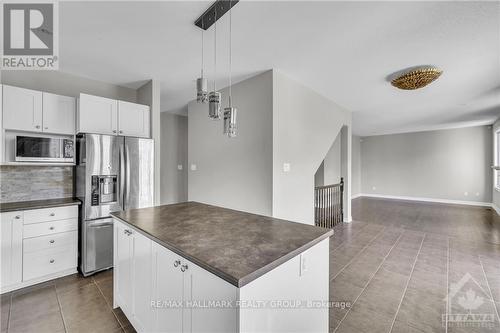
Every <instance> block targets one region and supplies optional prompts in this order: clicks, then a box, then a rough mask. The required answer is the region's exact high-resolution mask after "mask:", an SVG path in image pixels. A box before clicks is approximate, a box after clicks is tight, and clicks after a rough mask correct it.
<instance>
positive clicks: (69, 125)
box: [43, 92, 76, 135]
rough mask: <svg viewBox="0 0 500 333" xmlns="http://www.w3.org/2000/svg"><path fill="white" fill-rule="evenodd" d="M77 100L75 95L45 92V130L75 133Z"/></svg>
mask: <svg viewBox="0 0 500 333" xmlns="http://www.w3.org/2000/svg"><path fill="white" fill-rule="evenodd" d="M75 110H76V100H75V98H73V97H67V96H60V95H55V94H49V93H45V92H44V93H43V131H44V132H50V133H58V134H68V135H74V134H75Z"/></svg>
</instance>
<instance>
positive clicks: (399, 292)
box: [1, 198, 500, 333]
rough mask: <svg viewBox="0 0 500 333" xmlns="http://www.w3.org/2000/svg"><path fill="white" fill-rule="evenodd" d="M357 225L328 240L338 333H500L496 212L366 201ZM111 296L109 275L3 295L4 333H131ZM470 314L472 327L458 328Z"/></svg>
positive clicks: (357, 212)
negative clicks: (471, 315)
mask: <svg viewBox="0 0 500 333" xmlns="http://www.w3.org/2000/svg"><path fill="white" fill-rule="evenodd" d="M353 218H354V220H355V222H353V223H351V224H342V225H339V226H337V227H336V228H335V235H334V236H333V237H332V239H331V245H330V253H331V256H330V279H331V284H330V292H331V301H332V302H338V303H334V304H338V306H337V307H332V308H331V310H330V331H331V332H338V333H345V332H353V333H354V332H355V333H363V332H369V333H377V332H394V333H424V332H445V333H447V332H450V333H454V332H456V333H462V332H488V333H493V332H500V324H499V316H498V311H499V310H500V218H498V216H496V215H495V214H494V213H492V211H491V210H488V209H485V208H477V207H464V206H451V205H439V204H425V203H410V202H403V201H390V200H380V199H368V198H362V199H356V200H354V202H353ZM464 277H465V278H464ZM457 282H462V283H460V284H459V286H460V287H461V288H454V284H455V283H457ZM455 289H457V290H456V291H455ZM470 291H472V292H473V293H474V294H471V292H470ZM112 294H113V287H112V271H106V272H103V273H99V274H97V275H95V276H93V277H90V278H83V277H81V276H79V275H73V276H68V277H65V278H61V279H58V280H55V281H51V282H47V283H43V284H40V285H37V286H34V287H30V288H26V289H23V290H19V291H15V292H12V293H9V294H5V295H2V296H1V332H2V333H3V332H7V331H8V332H37V333H38V332H133V331H134V329H133V328H132V327H131V325H130V323H129V322H128V320H127V319H126V318H125V316H124V315H123V312H121V310H119V309H118V310H113V309H112V308H111V305H112ZM452 294H453V295H452ZM450 296H453V297H450ZM448 300H450V301H448ZM447 308H448V309H449V311H446V309H447ZM464 309H465V310H464ZM446 313H448V314H449V315H448V318H449V320H444V321H443V315H444V318H447V317H446ZM464 313H465V314H469V313H470V314H476V316H474V317H467V318H466V319H468V318H469V319H470V318H474V319H475V322H470V321H466V322H463V321H460V320H462V319H463V317H459V316H458V315H463V314H464ZM477 314H480V315H483V316H477ZM455 319H456V320H455ZM465 325H468V326H465Z"/></svg>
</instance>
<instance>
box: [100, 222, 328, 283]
mask: <svg viewBox="0 0 500 333" xmlns="http://www.w3.org/2000/svg"><path fill="white" fill-rule="evenodd" d="M110 215H111V216H112V217H113V218H115V219H117V220H119V221H121V222H123V223H125V224H127V225H128V226H130V227H131V228H133V229H134V230H136V231H138V232H139V233H140V234H142V235H144V236H145V237H147V238H149V239H151V240H153V241H155V242H156V243H158V244H160V245H162V246H163V247H165V248H167V249H169V250H171V251H173V252H175V253H177V254H178V255H180V256H181V257H183V258H185V259H187V260H189V261H192V262H193V263H194V264H196V265H198V266H200V267H201V268H203V269H205V270H207V271H209V272H210V273H212V274H214V275H216V276H218V277H219V278H221V279H223V280H224V281H226V282H228V283H230V284H232V285H233V286H235V287H236V288H242V287H244V286H245V285H247V284H249V283H250V282H252V281H254V280H256V279H257V278H259V277H261V276H262V275H264V274H266V273H268V272H269V271H271V270H273V269H274V268H276V267H278V266H280V265H281V264H283V263H285V262H287V261H288V260H290V259H292V258H293V257H295V256H297V255H298V254H300V253H302V252H304V251H306V250H308V249H310V248H311V247H313V246H314V245H316V244H318V243H319V242H321V241H323V240H325V239H328V238H329V237H331V236H332V235H333V229H330V230H329V231H327V232H325V233H324V234H322V235H320V236H318V237H316V238H315V239H313V240H312V241H310V242H309V243H306V244H304V245H302V246H301V247H299V248H297V249H295V250H293V251H291V252H289V253H287V254H286V255H284V256H282V257H280V258H278V259H276V260H275V261H273V262H271V263H269V264H267V265H265V266H263V267H261V268H259V269H257V270H256V271H254V272H252V273H250V274H247V275H246V276H244V277H242V278H241V279H236V278H234V277H233V276H230V275H228V274H226V273H224V272H222V271H220V270H218V269H216V268H214V267H213V266H210V265H209V264H207V263H205V262H203V261H200V260H198V259H197V258H195V257H193V256H191V255H189V254H187V253H185V252H184V251H182V250H180V249H178V248H177V247H175V246H174V245H173V244H170V243H167V242H164V241H162V240H160V239H158V238H156V237H155V236H153V235H151V234H150V233H148V232H147V231H145V230H142V229H141V228H139V227H137V226H135V225H133V224H131V223H129V222H127V221H125V220H123V219H122V218H120V217H117V216H115V215H114V213H111V214H110Z"/></svg>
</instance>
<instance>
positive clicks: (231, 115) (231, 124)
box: [224, 1, 238, 138]
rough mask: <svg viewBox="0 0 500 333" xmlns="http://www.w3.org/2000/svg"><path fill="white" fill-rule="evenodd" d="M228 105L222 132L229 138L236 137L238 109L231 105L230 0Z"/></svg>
mask: <svg viewBox="0 0 500 333" xmlns="http://www.w3.org/2000/svg"><path fill="white" fill-rule="evenodd" d="M229 8H230V9H229V106H228V107H227V108H225V109H224V134H225V135H227V136H228V137H230V138H234V137H236V115H237V113H238V109H237V108H234V107H233V105H232V101H231V98H232V97H233V96H232V89H231V88H232V86H233V84H232V78H231V76H232V28H233V22H232V15H231V13H232V10H231V1H229Z"/></svg>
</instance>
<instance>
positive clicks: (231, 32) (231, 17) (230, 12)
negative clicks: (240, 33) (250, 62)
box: [229, 0, 233, 107]
mask: <svg viewBox="0 0 500 333" xmlns="http://www.w3.org/2000/svg"><path fill="white" fill-rule="evenodd" d="M231 5H232V3H231V0H229V107H232V103H231V97H232V96H233V94H232V89H231V88H232V86H233V82H232V78H231V76H232V70H233V57H232V49H233V45H232V40H233V38H232V37H233V15H232V13H233V10H232V6H231Z"/></svg>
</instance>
